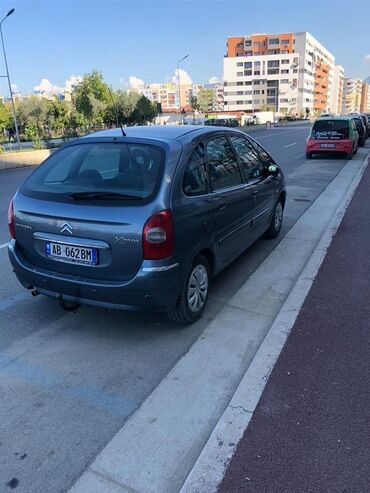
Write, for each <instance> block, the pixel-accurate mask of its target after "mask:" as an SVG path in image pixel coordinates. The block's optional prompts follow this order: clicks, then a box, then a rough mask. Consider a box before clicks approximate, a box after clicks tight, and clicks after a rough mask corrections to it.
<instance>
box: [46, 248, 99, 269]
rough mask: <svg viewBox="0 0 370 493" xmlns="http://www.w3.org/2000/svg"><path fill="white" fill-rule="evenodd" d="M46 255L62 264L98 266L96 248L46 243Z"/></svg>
mask: <svg viewBox="0 0 370 493" xmlns="http://www.w3.org/2000/svg"><path fill="white" fill-rule="evenodd" d="M45 255H46V256H47V257H50V258H52V259H54V260H59V261H60V262H70V263H74V264H85V265H96V264H97V263H98V251H97V249H96V248H85V247H79V246H75V245H63V244H61V243H46V244H45Z"/></svg>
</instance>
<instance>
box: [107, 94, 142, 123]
mask: <svg viewBox="0 0 370 493" xmlns="http://www.w3.org/2000/svg"><path fill="white" fill-rule="evenodd" d="M113 99H114V103H115V107H116V109H117V113H118V122H119V123H120V124H121V125H130V124H132V123H135V122H134V121H133V112H134V110H135V108H136V105H137V102H138V100H139V95H138V94H137V93H135V92H130V93H129V94H128V93H126V92H123V91H116V92H114V93H113ZM116 109H115V108H114V107H113V105H112V104H110V105H108V106H107V107H106V109H105V112H104V123H105V124H106V125H107V126H108V127H115V126H116V125H117V122H116Z"/></svg>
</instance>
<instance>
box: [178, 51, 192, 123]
mask: <svg viewBox="0 0 370 493" xmlns="http://www.w3.org/2000/svg"><path fill="white" fill-rule="evenodd" d="M188 56H189V55H185V56H184V57H183V58H181V60H179V61H178V62H177V84H178V87H179V106H180V114H181V82H180V62H182V61H183V60H185V58H188ZM181 123H184V121H183V117H182V114H181Z"/></svg>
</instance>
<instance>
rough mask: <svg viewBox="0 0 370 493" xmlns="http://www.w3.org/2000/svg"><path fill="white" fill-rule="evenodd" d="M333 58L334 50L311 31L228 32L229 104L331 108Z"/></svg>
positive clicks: (248, 108) (231, 107)
mask: <svg viewBox="0 0 370 493" xmlns="http://www.w3.org/2000/svg"><path fill="white" fill-rule="evenodd" d="M334 62H335V58H334V56H333V55H332V54H331V53H330V52H329V51H328V50H327V49H326V48H325V47H324V46H322V45H321V44H320V43H319V42H318V41H317V40H316V39H315V38H314V37H313V36H312V35H311V34H310V33H308V32H299V33H280V34H251V35H248V36H237V37H229V38H228V40H227V54H226V56H225V57H224V106H225V110H226V111H238V110H239V111H244V112H246V113H253V112H256V111H262V110H266V109H268V110H272V111H276V112H278V113H283V114H284V113H285V114H297V113H306V111H309V112H310V113H311V114H312V113H315V112H323V111H329V110H330V105H331V101H332V97H333V96H332V90H333V73H334Z"/></svg>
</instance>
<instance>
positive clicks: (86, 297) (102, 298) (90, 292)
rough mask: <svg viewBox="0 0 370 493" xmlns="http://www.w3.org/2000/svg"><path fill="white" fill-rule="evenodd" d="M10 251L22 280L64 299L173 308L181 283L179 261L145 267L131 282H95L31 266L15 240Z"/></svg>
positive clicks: (132, 307)
mask: <svg viewBox="0 0 370 493" xmlns="http://www.w3.org/2000/svg"><path fill="white" fill-rule="evenodd" d="M8 254H9V258H10V262H11V264H12V266H13V270H14V272H15V274H16V276H17V278H18V280H19V282H20V283H21V284H22V285H23V286H24V287H25V288H27V289H35V290H36V291H37V292H39V293H41V294H44V295H46V296H51V297H55V298H58V299H59V300H63V301H70V302H73V303H81V304H86V305H94V306H101V307H105V308H112V309H122V310H135V311H165V310H168V309H169V308H172V307H173V306H174V305H175V304H176V302H177V299H178V295H179V292H180V289H181V286H182V282H183V281H182V279H183V278H182V276H181V273H182V272H183V269H181V267H180V265H179V263H176V262H169V263H168V265H164V266H162V269H159V270H158V269H157V270H147V269H150V267H143V268H141V269H140V271H139V272H138V273H137V275H136V276H135V277H134V278H133V279H131V280H130V281H128V282H124V283H119V282H116V281H114V282H113V281H112V282H109V281H104V282H102V281H94V280H92V279H83V278H77V277H73V276H69V275H63V274H60V273H56V272H51V271H45V270H43V269H40V268H38V267H35V266H33V265H31V264H30V263H29V262H28V261H27V260H26V259H25V258H24V257H23V255H22V254H21V253H20V252H19V251H18V250H17V246H16V242H15V241H12V242H11V243H9V246H8Z"/></svg>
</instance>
